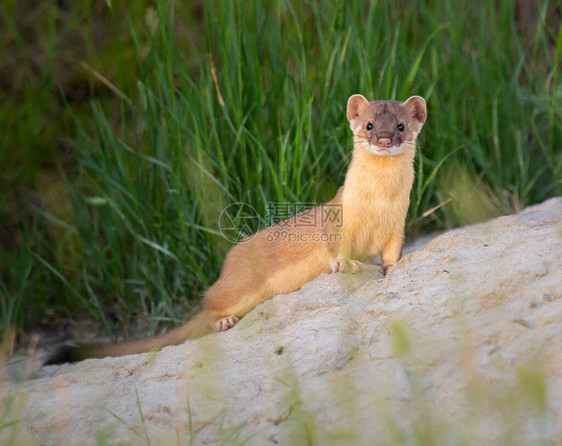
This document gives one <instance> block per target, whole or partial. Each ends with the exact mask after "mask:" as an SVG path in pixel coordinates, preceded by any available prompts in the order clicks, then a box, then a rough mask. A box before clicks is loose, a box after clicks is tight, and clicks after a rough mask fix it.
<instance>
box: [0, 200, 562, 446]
mask: <svg viewBox="0 0 562 446" xmlns="http://www.w3.org/2000/svg"><path fill="white" fill-rule="evenodd" d="M0 399H1V400H2V406H3V407H4V412H3V415H2V417H3V418H0V426H1V425H2V424H4V425H6V423H10V422H11V421H14V420H15V421H17V420H20V421H19V422H16V423H15V424H13V425H10V426H9V427H6V428H4V429H0V442H2V440H5V439H7V438H9V436H10V435H12V434H14V433H15V435H17V439H18V441H17V444H20V442H22V443H30V444H33V443H37V444H46V445H58V444H80V445H87V444H95V443H96V442H98V441H104V440H105V441H107V443H109V444H140V443H148V440H150V443H151V444H153V445H157V444H215V443H221V444H222V443H225V444H239V443H244V442H246V443H244V444H249V445H267V444H272V445H274V444H280V445H298V444H342V445H346V444H392V443H423V444H458V443H466V444H495V443H497V442H499V441H504V442H505V443H506V444H530V443H536V442H538V441H540V440H542V441H543V442H544V444H555V443H556V441H558V440H559V439H560V438H562V198H556V199H551V200H549V201H547V202H545V203H543V204H541V205H538V206H533V207H530V208H528V209H527V210H525V211H524V212H522V213H520V214H518V215H514V216H507V217H501V218H498V219H495V220H493V221H491V222H488V223H484V224H479V225H475V226H471V227H468V228H463V229H457V230H454V231H450V232H447V233H445V234H443V235H441V236H439V237H437V238H435V239H434V240H433V241H431V242H430V243H429V244H428V245H427V246H426V247H425V249H423V250H419V251H415V252H413V253H411V254H409V255H406V256H405V257H403V258H402V260H400V262H398V264H396V265H395V266H394V267H393V268H392V269H391V270H390V273H389V275H388V276H387V277H383V276H382V274H381V269H380V266H376V265H373V266H369V268H368V269H367V270H366V271H364V272H363V273H361V274H358V275H347V274H345V275H344V274H334V275H323V276H321V277H318V278H317V279H316V280H314V281H313V282H311V283H309V284H307V285H305V286H304V287H303V288H302V289H301V290H299V291H297V292H294V293H291V294H288V295H281V296H276V297H275V298H273V299H272V300H270V301H268V302H266V303H264V304H262V305H260V306H259V307H257V308H256V309H255V310H254V311H252V312H251V313H250V314H248V315H247V316H246V317H245V318H243V319H242V320H241V321H240V323H239V324H238V325H237V326H236V327H235V328H234V329H232V330H230V331H228V332H224V333H219V334H214V335H210V336H207V337H204V338H201V339H197V340H193V341H188V342H186V343H185V344H184V345H181V346H177V347H168V348H165V349H164V350H163V351H161V352H159V353H157V354H155V355H152V356H150V355H148V356H147V355H134V356H127V357H123V358H106V359H102V360H95V359H92V360H87V361H83V362H81V363H78V364H75V365H68V364H67V365H63V366H61V367H57V366H49V367H44V368H43V369H42V370H41V372H40V374H39V376H38V377H36V378H35V379H32V380H27V381H24V382H11V383H7V382H6V381H4V382H3V384H2V385H1V388H0ZM190 441H191V442H192V443H190ZM424 442H425V443H424Z"/></svg>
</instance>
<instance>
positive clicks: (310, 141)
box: [0, 0, 562, 337]
mask: <svg viewBox="0 0 562 446" xmlns="http://www.w3.org/2000/svg"><path fill="white" fill-rule="evenodd" d="M78 3H79V4H78ZM97 3H99V2H97ZM116 3H117V2H112V4H113V5H114V6H113V8H114V9H110V8H109V7H108V6H107V5H103V8H101V6H100V5H98V4H96V2H90V1H82V2H76V6H69V7H68V8H69V11H68V13H67V15H66V16H64V17H68V16H69V17H70V19H67V22H64V25H65V26H64V27H63V26H62V25H61V24H60V23H61V20H62V19H61V17H62V13H61V11H60V10H57V9H56V6H44V8H45V11H43V14H41V15H39V16H38V17H39V18H36V19H35V20H37V28H36V32H37V39H36V40H37V41H35V40H34V41H33V42H31V43H29V42H26V41H25V39H24V38H23V36H24V35H26V34H23V32H22V26H23V25H22V24H21V23H20V22H21V21H18V19H15V20H14V13H13V10H15V8H16V2H14V1H11V2H7V3H6V4H5V5H4V6H2V7H1V9H2V11H1V17H2V23H3V24H4V25H5V26H4V27H3V28H2V29H4V31H2V33H3V34H2V35H1V36H0V38H1V39H2V42H4V43H5V45H6V46H5V47H6V48H9V49H10V51H16V52H17V51H20V52H22V54H24V53H23V52H24V51H25V50H26V49H27V48H28V47H27V45H31V44H35V45H38V46H39V47H40V48H41V49H43V50H44V51H43V53H44V59H45V61H44V64H43V65H42V64H41V63H39V62H38V68H37V69H36V71H37V72H39V75H37V74H34V72H32V71H31V72H30V74H29V83H28V85H29V87H25V86H22V87H20V89H19V90H17V91H16V92H14V93H13V94H10V92H3V93H0V94H1V95H2V99H3V100H4V101H5V102H3V103H6V104H8V105H7V106H6V107H3V109H2V110H1V111H0V122H1V123H2V124H5V125H7V127H8V129H9V130H8V132H5V133H4V132H3V134H2V135H0V138H2V139H1V140H0V143H1V144H2V147H7V148H8V149H9V150H3V151H2V152H0V162H2V164H3V165H5V166H7V168H6V169H3V171H2V173H1V174H0V179H1V181H2V183H3V184H4V185H6V186H7V187H5V188H4V187H3V194H2V197H0V215H1V216H3V217H5V218H7V219H8V220H5V221H9V222H10V223H9V224H8V223H4V224H3V226H2V230H3V232H4V233H5V234H7V235H3V240H4V239H5V240H6V243H3V245H5V247H4V246H3V247H2V249H1V250H0V308H2V319H1V324H2V327H3V331H4V336H5V337H6V336H7V335H8V334H10V333H11V334H13V333H14V329H16V330H17V329H22V328H24V327H27V328H29V327H31V326H33V325H34V324H37V323H39V322H41V315H42V314H43V313H44V311H45V310H46V309H47V308H52V309H54V311H55V313H56V314H60V315H67V316H71V317H77V316H78V315H80V314H82V315H83V313H84V312H87V314H89V315H90V317H94V318H96V319H97V320H99V321H100V323H101V324H102V325H103V326H104V327H105V328H106V330H107V331H108V332H109V333H111V334H114V333H115V330H116V329H120V330H124V331H125V332H128V331H129V326H130V324H131V321H139V320H140V321H142V323H140V324H139V323H136V324H135V327H136V328H137V329H138V327H142V328H144V329H148V330H150V331H154V330H158V329H159V328H160V327H159V325H160V324H162V323H164V324H166V323H170V322H173V321H177V320H179V319H181V317H182V315H183V314H185V312H186V311H187V310H188V308H189V307H190V306H192V305H193V304H194V303H195V302H196V301H197V300H198V298H199V296H200V294H201V292H202V291H203V290H204V289H205V287H207V286H208V285H210V284H211V283H212V282H213V280H214V279H215V278H216V277H217V275H218V272H219V270H220V266H221V263H222V259H223V257H224V254H225V252H226V250H227V249H228V247H229V244H228V243H227V242H226V241H225V240H224V238H222V237H221V236H220V233H219V231H218V229H219V228H218V218H219V215H220V212H221V211H222V209H223V208H224V207H225V206H227V205H228V204H231V203H234V202H244V203H248V204H250V205H251V206H253V207H254V208H255V209H257V210H258V211H259V212H260V213H261V214H262V215H264V216H265V210H266V207H267V203H268V202H306V203H310V202H324V201H327V200H329V199H331V198H332V196H333V195H334V193H335V191H336V189H337V187H339V186H340V185H341V184H342V183H343V180H344V175H345V170H346V167H347V163H348V161H349V157H350V154H351V147H350V144H351V133H350V130H349V127H348V124H347V121H346V119H345V106H346V101H347V98H348V97H349V96H350V95H351V94H353V93H362V94H364V95H365V96H366V97H368V98H369V99H398V100H404V99H406V98H407V97H408V96H410V95H413V94H418V95H421V96H423V97H425V98H426V100H427V104H428V121H427V124H426V126H425V128H424V130H423V132H422V135H421V137H420V141H419V151H418V157H417V159H416V177H417V178H416V183H415V185H414V188H413V190H412V197H411V207H410V213H409V217H408V231H409V233H410V234H416V233H420V232H425V231H432V230H435V229H442V228H446V227H450V226H455V225H461V224H465V223H467V222H472V221H476V220H481V219H483V218H488V217H490V216H494V215H498V214H500V213H507V212H512V211H516V210H519V209H520V208H522V207H523V206H525V205H528V204H532V203H536V202H540V201H542V200H544V199H546V198H548V197H551V196H554V195H559V194H560V193H561V187H562V180H561V178H562V155H561V151H560V147H561V145H562V113H561V107H560V102H561V101H562V82H561V81H560V73H559V71H560V55H561V52H562V34H561V29H560V28H559V26H560V25H559V21H556V20H552V17H559V16H560V11H561V9H562V2H561V1H560V0H554V1H550V2H545V1H542V2H539V3H540V7H539V14H538V16H539V19H538V22H536V23H524V22H521V21H518V20H516V11H515V5H514V2H510V1H505V2H501V3H499V4H497V5H496V3H497V2H494V1H485V0H484V1H482V2H471V1H460V2H459V1H452V0H423V1H420V2H415V3H412V2H405V1H395V2H385V1H371V2H345V1H336V0H332V1H325V2H322V3H317V2H297V1H293V2H291V1H288V0H278V1H274V2H266V1H258V0H250V1H247V2H227V1H205V2H201V3H199V2H193V3H191V4H188V2H173V1H157V2H156V3H155V5H156V6H155V7H154V8H152V7H150V6H148V5H149V2H134V6H131V8H130V9H128V8H124V7H120V8H118V7H117V6H116ZM10 8H11V9H10ZM556 14H558V16H556ZM553 23H554V25H553ZM77 36H80V39H81V40H80V41H81V42H82V46H81V47H80V48H82V52H81V53H79V54H78V56H77V57H74V58H70V61H67V59H68V55H69V54H72V53H71V50H72V47H73V45H74V41H73V39H78V37H77ZM100 36H101V37H100ZM6 42H7V43H6ZM14 42H15V43H14ZM8 43H9V45H11V46H9V45H8ZM17 54H20V53H17ZM74 55H76V54H74ZM59 60H63V61H66V62H65V65H64V66H65V67H68V69H69V70H71V73H70V74H69V73H66V75H67V77H68V78H70V79H71V80H72V78H75V79H78V80H79V84H84V83H86V85H87V86H88V88H87V94H86V99H85V100H83V101H78V102H77V101H76V100H75V99H73V98H72V97H69V94H68V92H69V91H71V90H69V88H70V87H68V85H72V82H70V81H68V79H67V78H64V82H63V81H61V80H60V79H59V78H58V77H57V76H59V77H60V76H62V75H61V74H60V73H59V72H58V71H57V70H56V68H57V67H58V65H57V64H58V63H60V62H59ZM82 61H85V62H86V64H87V65H81V64H80V62H82ZM14 67H15V68H14V69H16V68H17V65H14ZM2 68H3V69H7V67H6V66H3V67H2ZM8 68H10V67H8ZM213 68H214V70H215V73H216V82H215V80H214V77H213ZM22 69H23V68H22ZM102 77H103V78H105V79H106V80H105V81H101V80H100V79H102ZM4 78H5V75H3V77H2V79H4ZM77 82H78V81H77ZM60 85H65V86H67V87H68V88H62V91H61V89H59V86H60ZM0 91H1V90H0ZM61 98H62V99H61ZM65 98H66V99H65ZM91 98H94V99H93V100H91ZM56 101H59V103H58V104H56V106H55V105H53V103H55V102H56ZM51 121H52V122H51ZM60 135H63V136H64V137H65V140H68V141H70V142H69V143H65V144H66V145H65V146H64V147H62V148H60V147H59V148H58V149H56V148H53V147H55V146H56V140H57V138H58V137H60ZM22 166H23V167H22ZM450 197H451V198H453V201H452V202H451V203H450V204H449V205H447V206H444V207H442V208H440V209H439V210H437V211H435V212H433V213H431V214H430V215H429V216H425V217H424V212H425V211H427V210H428V209H431V208H433V207H434V206H437V205H439V204H440V203H442V202H444V201H445V200H447V199H448V198H450Z"/></svg>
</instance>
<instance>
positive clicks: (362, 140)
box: [47, 94, 426, 364]
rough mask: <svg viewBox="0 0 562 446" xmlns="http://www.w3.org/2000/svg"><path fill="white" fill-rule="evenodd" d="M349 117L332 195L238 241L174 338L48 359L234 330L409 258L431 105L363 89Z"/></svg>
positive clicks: (72, 350) (119, 352) (131, 349)
mask: <svg viewBox="0 0 562 446" xmlns="http://www.w3.org/2000/svg"><path fill="white" fill-rule="evenodd" d="M347 119H348V121H349V125H350V127H351V130H352V131H353V147H354V149H353V156H352V160H351V164H350V166H349V169H348V171H347V175H346V177H345V183H344V185H343V187H341V188H340V189H339V190H338V192H337V194H336V196H335V198H334V199H333V200H332V201H330V202H329V203H327V204H325V205H322V206H318V207H316V208H312V209H309V210H307V211H304V212H302V213H300V214H297V215H295V216H293V217H292V218H290V219H288V220H286V221H284V222H282V223H279V224H276V225H274V226H270V227H268V228H266V229H263V230H261V231H259V232H258V233H256V234H255V235H254V236H253V237H251V238H250V239H249V240H246V241H243V242H242V243H239V244H238V245H236V246H234V247H233V248H232V249H231V250H230V251H229V253H228V254H227V256H226V259H225V261H224V265H223V267H222V271H221V274H220V277H219V278H218V280H217V281H216V283H215V284H214V285H212V286H211V287H210V288H209V290H208V291H207V293H206V296H205V299H204V302H203V309H202V311H201V312H199V313H198V314H196V315H195V316H194V317H192V318H191V319H190V320H188V321H187V322H186V323H184V324H183V325H181V326H180V327H178V328H177V329H175V330H173V331H172V332H170V333H167V334H162V335H159V336H155V337H152V338H149V339H142V340H138V341H131V342H123V343H118V344H102V345H91V346H78V347H67V348H65V349H63V350H59V352H58V353H57V354H55V355H54V356H53V357H51V358H50V360H49V361H47V363H48V364H56V363H60V362H65V361H78V360H82V359H85V358H90V357H97V358H101V357H105V356H123V355H128V354H133V353H141V352H146V351H150V350H151V349H156V348H162V347H164V346H167V345H177V344H180V343H182V342H184V341H185V340H186V339H190V338H194V337H198V336H201V335H203V334H206V333H207V332H209V331H211V328H213V329H215V330H217V331H224V330H228V329H229V328H232V327H233V326H234V325H235V324H236V323H237V322H238V320H239V319H240V318H241V317H242V316H244V315H245V314H246V313H248V312H249V311H250V310H252V309H253V308H255V307H256V306H257V305H258V304H259V303H261V302H263V301H265V300H267V299H270V298H272V297H273V296H274V295H276V294H286V293H290V292H292V291H295V290H298V289H299V288H300V287H302V286H303V285H304V284H305V283H307V282H309V281H310V280H312V279H314V278H315V277H317V276H319V275H320V274H322V273H329V272H351V273H354V272H357V271H359V270H360V269H361V268H362V266H363V263H362V262H364V261H366V260H368V259H369V258H371V257H373V256H375V255H377V254H381V257H382V261H383V269H384V271H385V272H386V270H388V268H390V267H391V266H392V265H394V263H395V262H397V261H398V259H399V258H400V256H401V254H402V246H403V244H404V224H405V219H406V213H407V211H408V206H409V203H410V190H411V188H412V184H413V181H414V167H413V162H414V155H415V150H416V138H417V136H418V133H419V132H420V130H421V128H422V126H423V125H424V123H425V120H426V106H425V101H424V99H423V98H421V97H419V96H412V97H411V98H409V99H408V100H406V101H405V102H398V101H373V102H369V101H367V99H365V98H364V97H363V96H361V95H359V94H356V95H353V96H351V97H350V98H349V100H348V102H347ZM334 211H335V213H334ZM337 214H339V215H337ZM334 217H335V218H334ZM283 235H284V236H283Z"/></svg>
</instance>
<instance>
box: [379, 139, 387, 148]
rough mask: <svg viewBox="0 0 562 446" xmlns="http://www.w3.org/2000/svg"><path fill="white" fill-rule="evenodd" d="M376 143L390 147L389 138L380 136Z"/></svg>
mask: <svg viewBox="0 0 562 446" xmlns="http://www.w3.org/2000/svg"><path fill="white" fill-rule="evenodd" d="M378 144H379V146H380V147H390V139H388V138H380V139H379V143H378Z"/></svg>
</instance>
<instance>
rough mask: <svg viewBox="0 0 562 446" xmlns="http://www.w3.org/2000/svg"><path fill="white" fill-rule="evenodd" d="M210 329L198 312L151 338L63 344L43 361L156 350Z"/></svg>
mask: <svg viewBox="0 0 562 446" xmlns="http://www.w3.org/2000/svg"><path fill="white" fill-rule="evenodd" d="M211 331H212V330H211V327H210V325H209V322H208V320H207V317H206V315H205V314H204V313H198V314H196V315H195V316H193V317H192V318H191V319H189V320H188V321H187V322H185V323H184V324H183V325H180V326H179V327H177V328H176V329H175V330H172V331H170V332H168V333H163V334H161V335H158V336H153V337H151V338H146V339H138V340H135V341H128V342H121V343H117V344H113V343H107V344H98V345H94V344H92V345H87V344H85V345H79V346H63V347H61V348H59V349H58V350H57V351H56V352H55V353H54V354H53V355H52V356H51V357H50V358H49V359H48V361H47V362H45V365H49V364H61V363H63V362H77V361H82V360H83V359H87V358H105V357H106V356H125V355H134V354H136V353H145V352H150V351H156V350H160V349H161V348H164V347H167V346H168V345H179V344H181V343H183V342H185V341H186V340H188V339H193V338H198V337H200V336H203V335H205V334H208V333H210V332H211Z"/></svg>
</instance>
